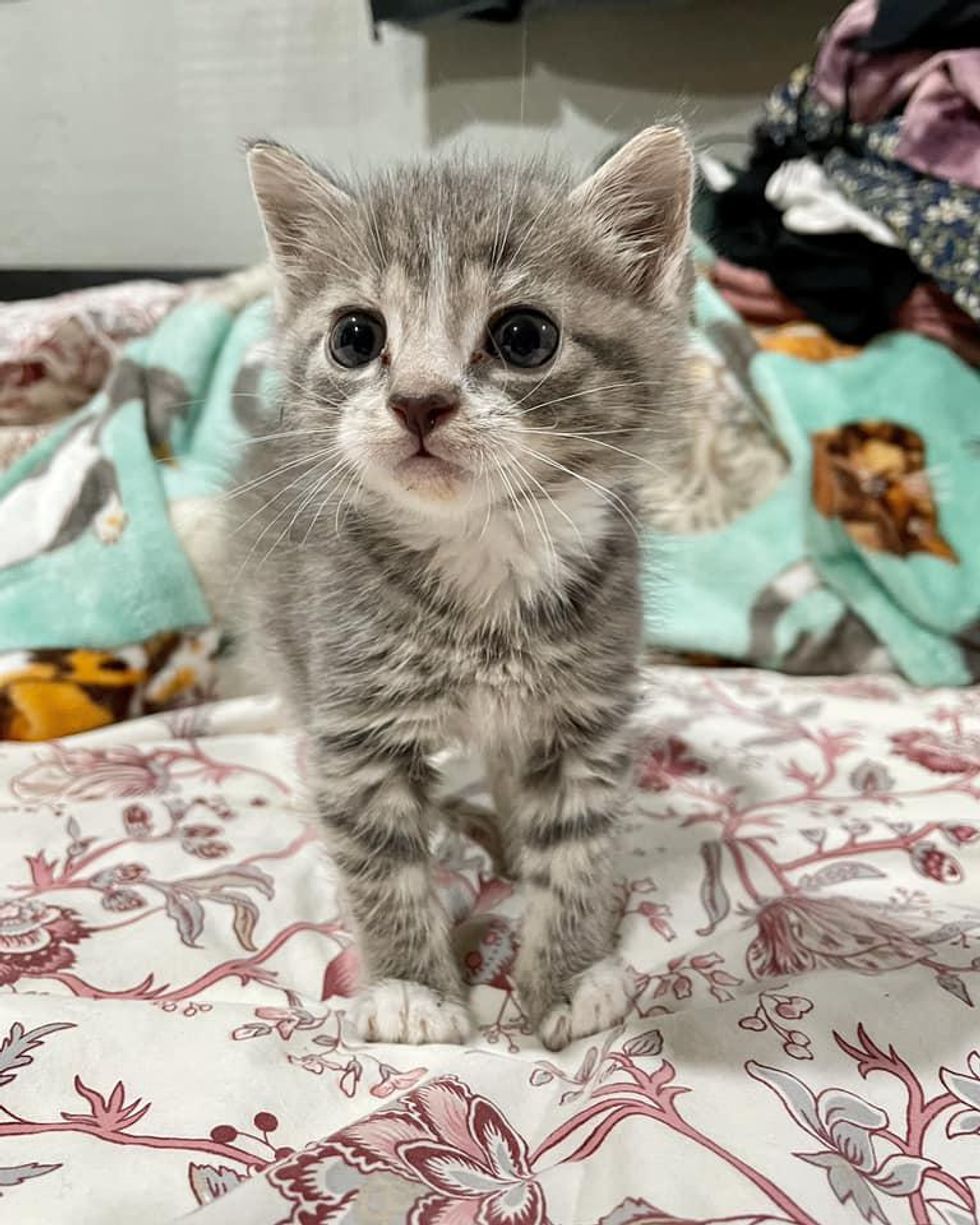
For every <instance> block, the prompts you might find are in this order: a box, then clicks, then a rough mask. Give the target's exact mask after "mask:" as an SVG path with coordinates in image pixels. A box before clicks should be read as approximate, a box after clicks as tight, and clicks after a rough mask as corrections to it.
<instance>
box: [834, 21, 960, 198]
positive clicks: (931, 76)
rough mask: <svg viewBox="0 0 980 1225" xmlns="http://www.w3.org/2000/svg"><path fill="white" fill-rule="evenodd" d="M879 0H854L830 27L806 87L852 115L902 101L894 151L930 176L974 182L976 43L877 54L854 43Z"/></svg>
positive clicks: (880, 115) (873, 116)
mask: <svg viewBox="0 0 980 1225" xmlns="http://www.w3.org/2000/svg"><path fill="white" fill-rule="evenodd" d="M877 7H878V0H854V3H853V4H850V5H848V7H847V8H846V9H845V10H844V12H843V13H842V14H841V15H840V17H839V18H838V19H837V21H836V22H835V23H834V25H833V26H832V27H831V29H830V30H829V32H828V34H827V36H826V38H825V39H824V41H823V44H822V46H821V48H820V51H819V53H818V55H817V59H816V63H815V64H814V68H813V87H814V89H815V90H816V92H817V94H818V95H819V96H820V97H821V98H822V99H823V100H824V101H825V102H827V103H829V105H830V106H833V107H834V108H835V109H837V110H841V111H846V112H847V113H848V115H849V117H850V118H851V119H852V120H854V121H856V122H858V123H875V122H877V121H878V120H880V119H884V118H885V117H886V116H888V115H891V114H893V113H895V112H896V111H900V110H902V109H903V108H904V114H903V116H902V126H901V134H900V136H899V141H898V145H897V147H896V149H895V157H896V158H898V160H899V161H902V162H905V164H906V165H908V166H911V167H912V168H913V169H915V170H918V171H920V172H921V173H923V174H930V175H932V176H933V177H934V178H937V179H947V180H948V181H949V182H952V183H963V184H965V185H966V186H968V187H975V188H978V189H980V50H978V49H976V48H967V49H966V50H962V51H941V52H939V53H938V54H930V52H928V51H925V50H919V51H900V52H888V53H886V54H882V55H878V54H875V53H873V52H867V51H860V50H858V49H857V47H856V46H855V42H856V40H857V39H859V38H862V37H863V36H864V35H865V34H867V33H868V31H869V30H870V29H871V27H872V25H873V24H874V19H875V13H876V10H877Z"/></svg>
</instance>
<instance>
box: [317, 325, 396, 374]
mask: <svg viewBox="0 0 980 1225" xmlns="http://www.w3.org/2000/svg"><path fill="white" fill-rule="evenodd" d="M383 341H384V335H383V332H382V328H381V324H380V323H379V322H378V321H377V319H372V318H371V316H370V315H347V316H345V317H344V318H343V319H341V320H340V321H339V323H338V324H337V326H336V327H335V328H334V330H333V336H332V337H331V339H330V348H331V350H332V352H333V355H334V357H335V358H336V359H337V361H339V362H340V364H341V365H342V366H363V365H366V364H367V363H368V362H370V361H373V360H374V359H375V358H376V357H377V356H378V354H379V353H380V352H381V346H382V343H383Z"/></svg>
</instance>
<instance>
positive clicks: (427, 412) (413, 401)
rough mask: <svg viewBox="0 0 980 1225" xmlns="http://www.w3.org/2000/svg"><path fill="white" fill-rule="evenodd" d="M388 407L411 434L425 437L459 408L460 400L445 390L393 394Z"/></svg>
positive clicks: (421, 437) (420, 437) (419, 437)
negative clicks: (421, 394) (428, 393)
mask: <svg viewBox="0 0 980 1225" xmlns="http://www.w3.org/2000/svg"><path fill="white" fill-rule="evenodd" d="M388 407H389V408H390V409H391V411H392V412H393V413H394V414H395V416H396V417H397V418H398V420H399V421H400V422H401V424H402V425H403V426H404V427H405V429H406V430H408V432H409V433H410V434H414V435H415V436H416V438H418V439H420V440H421V439H423V438H425V436H426V435H427V434H431V433H432V431H433V430H434V429H435V428H436V426H438V425H441V424H442V423H443V422H444V421H447V420H448V419H449V418H450V417H451V416H452V415H453V413H455V412H456V411H457V410H458V408H459V400H457V399H456V397H455V396H453V395H449V394H447V393H445V392H433V393H432V394H431V395H427V396H406V395H393V396H392V397H391V399H390V400H389V401H388Z"/></svg>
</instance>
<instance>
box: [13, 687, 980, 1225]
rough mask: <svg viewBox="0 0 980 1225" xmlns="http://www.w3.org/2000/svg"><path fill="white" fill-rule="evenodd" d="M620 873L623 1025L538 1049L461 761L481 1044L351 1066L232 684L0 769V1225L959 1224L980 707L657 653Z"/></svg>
mask: <svg viewBox="0 0 980 1225" xmlns="http://www.w3.org/2000/svg"><path fill="white" fill-rule="evenodd" d="M648 680H649V685H648V689H647V695H646V700H645V703H644V706H643V708H642V711H641V714H640V717H639V720H638V729H637V765H636V782H637V787H636V795H637V803H636V808H635V812H633V813H632V814H631V815H630V817H629V820H628V822H627V825H626V829H625V831H624V834H623V838H622V843H621V850H620V857H619V868H620V874H621V878H622V880H621V885H620V893H619V902H620V905H621V909H622V924H621V935H622V952H623V958H624V961H625V964H626V966H627V967H628V969H627V973H628V976H629V983H630V994H631V997H632V1007H631V1011H630V1015H629V1017H628V1019H627V1021H626V1023H625V1024H624V1025H623V1026H620V1027H618V1028H616V1029H615V1030H612V1031H610V1032H608V1033H605V1034H600V1035H598V1036H597V1037H595V1038H592V1039H588V1040H585V1041H582V1042H578V1043H576V1044H574V1045H573V1046H571V1047H570V1048H569V1049H568V1050H566V1051H565V1052H563V1053H561V1054H560V1055H553V1054H549V1053H548V1052H546V1051H544V1050H543V1049H542V1047H541V1046H540V1044H539V1043H538V1041H537V1040H536V1038H535V1037H534V1036H533V1035H529V1034H527V1033H525V1025H524V1017H523V1014H522V1011H521V1006H520V1001H519V1000H518V999H517V998H516V996H515V994H514V992H513V985H512V979H511V965H512V961H513V956H514V947H515V942H516V940H517V926H516V924H517V920H518V918H519V915H520V913H521V897H520V893H519V891H517V890H516V889H515V887H514V886H513V885H512V884H511V883H510V882H509V881H506V880H503V879H500V878H498V877H496V876H494V874H493V871H492V869H491V866H490V862H491V861H490V858H489V856H488V855H487V853H486V852H485V850H484V849H483V846H482V841H481V840H485V838H484V834H485V829H486V823H485V819H484V814H485V808H486V801H485V797H484V794H483V792H482V789H481V784H480V780H479V777H478V775H477V774H476V773H475V772H474V770H473V769H472V767H471V766H470V765H469V764H468V763H467V762H465V761H461V760H456V759H450V760H449V761H447V762H446V763H445V777H446V787H447V797H448V798H447V808H448V810H449V811H451V812H452V813H453V814H454V815H455V817H456V828H455V829H454V830H453V831H452V832H447V833H446V834H444V835H443V836H442V838H441V842H440V844H439V846H438V852H439V868H438V879H439V884H440V888H441V890H442V895H443V898H444V900H445V904H446V906H447V907H448V908H449V910H450V912H451V914H452V916H453V918H454V920H455V922H456V925H457V934H458V942H459V950H460V956H461V958H462V959H463V962H464V964H465V966H466V968H467V971H468V974H469V977H470V981H471V982H472V984H473V989H472V1004H473V1010H474V1014H475V1017H476V1020H477V1029H476V1032H475V1034H474V1037H473V1039H472V1041H471V1042H470V1043H469V1045H468V1046H466V1047H462V1048H460V1047H447V1046H430V1047H414V1048H413V1047H392V1046H368V1045H364V1044H361V1043H359V1042H357V1041H355V1039H354V1038H353V1036H352V1033H351V1031H350V1028H349V1025H348V1023H347V1014H348V1011H349V1007H350V996H351V992H352V990H353V987H354V982H355V979H356V972H357V955H356V951H355V948H354V945H353V943H352V940H351V935H350V933H349V931H348V929H347V928H346V926H345V924H344V919H343V915H342V911H341V908H340V905H339V903H338V898H337V892H336V877H335V875H334V872H333V870H332V868H331V865H330V863H329V861H328V859H327V857H326V855H325V853H324V852H323V850H322V848H321V847H320V844H319V843H318V842H317V840H316V838H315V834H314V832H313V831H312V829H311V828H310V827H309V825H308V824H307V823H306V822H305V820H304V815H303V814H304V811H305V809H304V800H303V791H302V783H301V777H302V769H303V751H302V745H301V744H300V743H298V742H296V741H295V740H294V739H292V738H291V737H289V736H287V735H285V734H284V733H282V732H281V731H280V729H279V725H278V719H277V715H276V710H275V707H274V705H273V704H272V703H271V702H270V701H267V700H259V699H243V700H238V701H232V702H225V703H222V704H218V705H214V706H210V707H201V708H198V709H197V710H192V711H183V712H176V713H169V714H162V715H156V716H153V717H149V718H146V719H143V720H141V721H138V722H131V723H128V724H123V725H115V726H112V727H106V728H103V729H100V730H98V731H95V732H91V733H88V734H86V735H84V736H81V737H76V738H73V739H71V740H69V741H66V742H61V743H58V742H52V743H48V744H43V745H33V746H29V747H28V746H20V745H13V744H8V745H5V746H3V747H2V748H0V788H2V798H0V803H2V805H3V820H2V826H0V829H2V833H0V838H2V846H3V858H2V863H3V867H4V871H5V876H4V884H5V899H4V900H3V902H2V904H0V1006H2V1007H0V1195H2V1199H0V1219H2V1220H5V1221H6V1220H9V1221H16V1222H18V1225H30V1223H33V1222H37V1223H42V1222H43V1225H68V1223H69V1222H70V1223H71V1225H109V1223H113V1225H115V1223H117V1222H123V1221H126V1222H129V1221H139V1222H141V1225H156V1223H160V1225H162V1223H164V1222H174V1221H178V1220H185V1219H190V1220H192V1221H195V1222H197V1221H200V1222H201V1225H322V1223H325V1222H333V1221H351V1222H366V1221H378V1222H397V1221H409V1222H412V1223H413V1225H464V1223H465V1225H475V1223H477V1222H479V1223H481V1225H544V1223H545V1222H550V1223H551V1225H639V1223H640V1222H644V1223H646V1225H653V1222H661V1223H663V1222H671V1221H677V1222H686V1223H691V1222H719V1221H722V1220H723V1221H726V1222H737V1223H739V1225H750V1223H752V1225H763V1223H766V1225H786V1223H787V1222H791V1223H793V1225H848V1223H851V1222H860V1221H862V1220H864V1221H866V1222H886V1223H888V1222H896V1223H899V1225H907V1223H921V1222H928V1223H929V1225H933V1223H935V1225H976V1222H977V1219H978V1203H980V1025H978V1023H977V1014H976V1011H975V1008H974V1002H975V1000H976V999H977V997H978V993H980V978H978V974H977V970H978V968H980V898H978V895H977V889H976V882H977V879H978V877H980V694H978V693H977V692H976V691H974V690H956V691H953V690H949V691H933V692H927V693H923V692H916V691H913V690H911V689H909V688H907V687H905V686H904V685H903V684H902V683H900V682H898V681H896V680H891V679H887V680H886V679H872V678H851V679H838V680H800V679H796V680H792V679H787V678H785V677H777V676H775V675H771V674H766V673H751V672H742V671H704V672H697V671H686V670H682V669H671V668H663V669H659V670H656V671H653V672H651V673H650V674H649V677H648Z"/></svg>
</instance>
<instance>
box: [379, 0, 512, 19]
mask: <svg viewBox="0 0 980 1225" xmlns="http://www.w3.org/2000/svg"><path fill="white" fill-rule="evenodd" d="M523 11H524V0H371V18H372V20H374V21H404V22H415V21H424V20H425V19H426V18H428V17H477V18H479V19H480V20H482V21H516V20H517V18H518V17H520V16H521V14H522V13H523Z"/></svg>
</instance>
